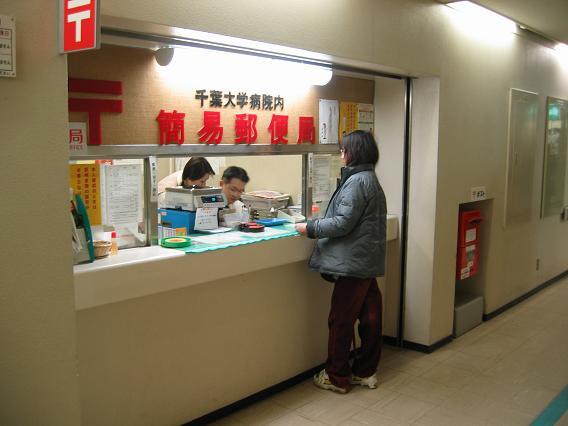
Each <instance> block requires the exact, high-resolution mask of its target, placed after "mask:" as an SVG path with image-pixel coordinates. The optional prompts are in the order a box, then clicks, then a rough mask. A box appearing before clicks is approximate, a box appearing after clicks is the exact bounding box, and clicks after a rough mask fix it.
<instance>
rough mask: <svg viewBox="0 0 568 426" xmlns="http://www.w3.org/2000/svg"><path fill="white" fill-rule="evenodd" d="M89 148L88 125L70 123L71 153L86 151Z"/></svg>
mask: <svg viewBox="0 0 568 426" xmlns="http://www.w3.org/2000/svg"><path fill="white" fill-rule="evenodd" d="M86 147H87V124H86V123H78V122H70V123H69V150H70V151H71V152H78V151H85V149H86Z"/></svg>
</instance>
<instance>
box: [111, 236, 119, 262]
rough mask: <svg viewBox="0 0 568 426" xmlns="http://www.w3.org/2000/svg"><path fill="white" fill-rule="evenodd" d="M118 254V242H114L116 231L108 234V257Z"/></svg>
mask: <svg viewBox="0 0 568 426" xmlns="http://www.w3.org/2000/svg"><path fill="white" fill-rule="evenodd" d="M115 254H118V242H117V241H116V231H112V233H111V234H110V255H111V256H113V255H115Z"/></svg>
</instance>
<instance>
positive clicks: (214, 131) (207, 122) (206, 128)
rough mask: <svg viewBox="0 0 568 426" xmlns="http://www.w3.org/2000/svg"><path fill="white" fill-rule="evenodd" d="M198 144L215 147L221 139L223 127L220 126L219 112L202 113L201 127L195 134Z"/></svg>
mask: <svg viewBox="0 0 568 426" xmlns="http://www.w3.org/2000/svg"><path fill="white" fill-rule="evenodd" d="M197 134H198V135H199V142H205V143H207V144H208V145H209V144H211V143H214V144H215V145H217V144H218V143H219V142H221V139H223V127H222V126H221V113H220V112H219V111H203V127H202V128H201V129H200V130H199V132H197Z"/></svg>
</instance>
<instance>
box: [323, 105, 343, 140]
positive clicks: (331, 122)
mask: <svg viewBox="0 0 568 426" xmlns="http://www.w3.org/2000/svg"><path fill="white" fill-rule="evenodd" d="M338 142H339V102H338V101H333V100H327V99H320V100H319V143H322V144H332V143H335V144H336V143H338Z"/></svg>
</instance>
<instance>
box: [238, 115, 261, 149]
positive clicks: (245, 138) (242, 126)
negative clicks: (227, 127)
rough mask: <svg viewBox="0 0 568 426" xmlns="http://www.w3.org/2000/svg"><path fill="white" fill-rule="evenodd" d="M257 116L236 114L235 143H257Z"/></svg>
mask: <svg viewBox="0 0 568 426" xmlns="http://www.w3.org/2000/svg"><path fill="white" fill-rule="evenodd" d="M256 118H257V117H256V114H235V136H236V138H235V143H248V144H251V143H253V142H256V137H257V136H258V132H257V131H256Z"/></svg>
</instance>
